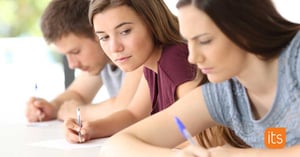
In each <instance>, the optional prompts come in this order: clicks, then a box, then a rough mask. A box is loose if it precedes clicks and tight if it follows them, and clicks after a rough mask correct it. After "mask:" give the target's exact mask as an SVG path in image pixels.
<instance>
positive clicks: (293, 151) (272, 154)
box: [212, 145, 300, 157]
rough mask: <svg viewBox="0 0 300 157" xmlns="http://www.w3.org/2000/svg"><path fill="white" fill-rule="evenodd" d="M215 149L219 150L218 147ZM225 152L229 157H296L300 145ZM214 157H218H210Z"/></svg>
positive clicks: (299, 150)
mask: <svg viewBox="0 0 300 157" xmlns="http://www.w3.org/2000/svg"><path fill="white" fill-rule="evenodd" d="M215 149H220V147H219V148H215ZM213 152H215V151H213ZM226 152H228V153H229V154H230V155H229V156H230V157H261V156H263V157H283V156H288V157H298V156H299V154H300V145H296V146H293V147H289V148H283V149H258V148H247V149H240V148H229V149H227V151H226ZM214 156H216V157H217V156H218V155H217V154H216V155H212V157H214Z"/></svg>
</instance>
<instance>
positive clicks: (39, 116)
mask: <svg viewBox="0 0 300 157" xmlns="http://www.w3.org/2000/svg"><path fill="white" fill-rule="evenodd" d="M25 112H26V118H27V120H28V121H29V122H38V121H48V120H52V119H55V118H56V114H57V109H56V108H55V107H54V106H53V105H51V104H50V103H49V102H48V101H46V100H45V99H42V98H35V97H31V98H30V99H29V101H28V102H27V106H26V111H25Z"/></svg>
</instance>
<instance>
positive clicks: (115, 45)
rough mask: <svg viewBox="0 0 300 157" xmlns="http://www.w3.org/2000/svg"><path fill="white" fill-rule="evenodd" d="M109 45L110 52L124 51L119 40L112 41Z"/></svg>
mask: <svg viewBox="0 0 300 157" xmlns="http://www.w3.org/2000/svg"><path fill="white" fill-rule="evenodd" d="M109 45H110V52H122V51H123V50H124V46H123V44H122V42H121V40H119V39H112V40H111V41H110V44H109Z"/></svg>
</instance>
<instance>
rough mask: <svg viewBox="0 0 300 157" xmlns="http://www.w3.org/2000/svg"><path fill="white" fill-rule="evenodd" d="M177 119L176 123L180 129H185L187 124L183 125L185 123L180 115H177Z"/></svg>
mask: <svg viewBox="0 0 300 157" xmlns="http://www.w3.org/2000/svg"><path fill="white" fill-rule="evenodd" d="M175 121H176V124H177V126H178V128H179V130H180V131H183V130H184V129H185V126H184V125H183V123H182V122H181V120H180V119H179V118H178V117H175Z"/></svg>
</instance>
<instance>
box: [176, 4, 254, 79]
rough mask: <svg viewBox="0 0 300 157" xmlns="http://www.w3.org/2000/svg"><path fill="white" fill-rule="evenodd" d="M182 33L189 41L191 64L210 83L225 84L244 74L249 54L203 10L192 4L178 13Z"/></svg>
mask: <svg viewBox="0 0 300 157" xmlns="http://www.w3.org/2000/svg"><path fill="white" fill-rule="evenodd" d="M178 13H179V14H178V18H179V25H180V32H181V34H182V35H183V37H184V38H185V39H186V40H187V41H188V47H189V58H188V59H189V61H190V62H191V63H193V64H197V65H198V68H200V69H201V71H202V72H203V73H204V74H206V75H207V77H208V79H209V81H210V82H222V81H224V80H227V79H230V78H232V77H233V76H236V75H238V74H240V73H241V71H242V69H243V68H244V67H245V66H246V65H247V64H248V61H249V57H248V53H247V52H246V51H245V50H243V49H241V48H239V47H238V46H237V45H236V44H234V43H233V42H232V41H231V40H229V39H228V38H227V37H226V36H225V35H224V34H223V33H222V32H221V31H220V29H219V28H218V27H217V26H216V25H215V23H214V22H213V21H212V20H211V19H210V18H209V17H208V16H207V14H205V13H204V12H203V11H201V10H199V9H197V8H196V7H194V6H193V5H189V6H184V7H182V8H180V9H179V10H178Z"/></svg>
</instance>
